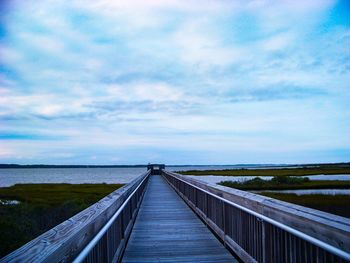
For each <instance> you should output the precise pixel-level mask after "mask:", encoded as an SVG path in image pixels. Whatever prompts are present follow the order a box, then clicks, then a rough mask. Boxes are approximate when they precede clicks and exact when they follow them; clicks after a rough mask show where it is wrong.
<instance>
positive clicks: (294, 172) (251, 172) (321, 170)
mask: <svg viewBox="0 0 350 263" xmlns="http://www.w3.org/2000/svg"><path fill="white" fill-rule="evenodd" d="M177 173H180V174H183V175H201V176H203V175H219V176H304V175H317V174H327V175H332V174H350V167H342V166H341V167H337V166H335V167H328V166H327V167H310V168H308V167H302V168H281V169H227V170H203V171H200V170H190V171H178V172H177Z"/></svg>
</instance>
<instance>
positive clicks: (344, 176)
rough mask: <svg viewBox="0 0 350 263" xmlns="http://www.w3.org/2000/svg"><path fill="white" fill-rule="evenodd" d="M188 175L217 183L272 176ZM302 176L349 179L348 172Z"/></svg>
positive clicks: (320, 178) (312, 178)
mask: <svg viewBox="0 0 350 263" xmlns="http://www.w3.org/2000/svg"><path fill="white" fill-rule="evenodd" d="M189 177H191V178H193V179H196V180H201V181H203V182H206V183H211V184H217V183H220V182H222V181H236V182H244V181H247V180H251V179H254V178H256V177H259V178H261V179H263V180H271V179H272V176H220V175H219V176H218V175H200V176H197V175H189ZM302 177H308V178H310V180H333V181H334V180H338V181H350V174H331V175H326V174H319V175H307V176H302Z"/></svg>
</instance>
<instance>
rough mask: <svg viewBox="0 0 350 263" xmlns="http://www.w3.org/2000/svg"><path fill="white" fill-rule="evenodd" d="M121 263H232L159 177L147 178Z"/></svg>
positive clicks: (210, 234) (214, 238)
mask: <svg viewBox="0 0 350 263" xmlns="http://www.w3.org/2000/svg"><path fill="white" fill-rule="evenodd" d="M122 262H129V263H130V262H236V259H235V258H234V257H233V256H232V255H231V254H230V252H229V251H228V250H226V248H225V247H224V246H223V245H222V244H221V243H220V242H219V241H218V240H217V239H216V237H215V236H214V235H213V234H212V233H211V232H210V231H209V229H208V228H207V227H206V226H205V225H204V224H203V222H202V221H201V220H200V219H199V218H198V217H197V216H196V215H195V213H194V212H193V211H192V210H191V209H190V208H189V207H188V206H187V205H186V204H185V203H184V201H183V200H182V199H181V198H180V197H179V196H178V195H177V194H176V193H175V191H174V190H173V189H172V188H171V187H170V186H169V185H168V184H167V183H166V182H165V180H164V179H163V178H162V177H161V176H157V175H154V176H151V178H150V181H149V183H148V186H147V190H146V193H145V196H144V200H143V202H142V204H141V207H140V210H139V213H138V216H137V218H136V222H135V225H134V228H133V231H132V233H131V236H130V239H129V241H128V243H127V246H126V250H125V253H124V257H123V260H122Z"/></svg>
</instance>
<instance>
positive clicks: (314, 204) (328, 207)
mask: <svg viewBox="0 0 350 263" xmlns="http://www.w3.org/2000/svg"><path fill="white" fill-rule="evenodd" d="M259 194H260V195H264V196H268V197H271V198H275V199H278V200H282V201H285V202H289V203H293V204H297V205H302V206H306V207H310V208H313V209H317V210H321V211H324V212H328V213H332V214H336V215H340V216H345V217H349V218H350V195H322V194H309V195H299V196H298V195H296V194H286V193H275V192H262V193H259Z"/></svg>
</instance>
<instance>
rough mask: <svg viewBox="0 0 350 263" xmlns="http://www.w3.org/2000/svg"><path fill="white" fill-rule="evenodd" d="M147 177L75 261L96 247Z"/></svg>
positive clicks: (78, 260)
mask: <svg viewBox="0 0 350 263" xmlns="http://www.w3.org/2000/svg"><path fill="white" fill-rule="evenodd" d="M146 179H147V176H146V177H144V178H143V180H142V181H141V182H140V183H139V184H138V186H137V187H136V189H135V190H134V191H133V192H132V193H131V194H130V195H129V196H128V198H127V199H126V200H125V201H124V202H123V204H122V205H121V206H120V207H119V208H118V210H117V211H116V212H115V213H114V215H113V216H112V217H111V218H110V219H109V220H108V222H107V223H106V224H105V225H104V226H103V227H102V229H101V230H100V231H99V232H98V233H97V234H96V235H95V237H94V238H93V239H92V240H91V241H90V242H89V244H88V245H87V246H86V247H85V248H84V249H83V250H82V251H81V252H80V254H79V255H78V256H77V258H76V259H74V261H73V263H80V262H83V260H84V259H85V258H86V257H87V255H88V254H89V253H90V251H91V250H92V249H93V248H94V246H95V245H96V244H97V243H98V242H99V240H100V239H101V238H102V236H103V235H104V234H105V233H106V232H107V230H108V229H109V228H110V226H111V225H112V224H113V222H114V221H115V219H116V218H117V217H118V216H119V215H120V213H121V212H122V211H123V209H124V208H125V206H126V204H127V203H128V202H129V200H130V199H131V198H132V197H133V196H134V194H135V193H136V192H137V190H138V189H139V188H140V187H141V185H142V183H143V182H144V181H145V180H146Z"/></svg>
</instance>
